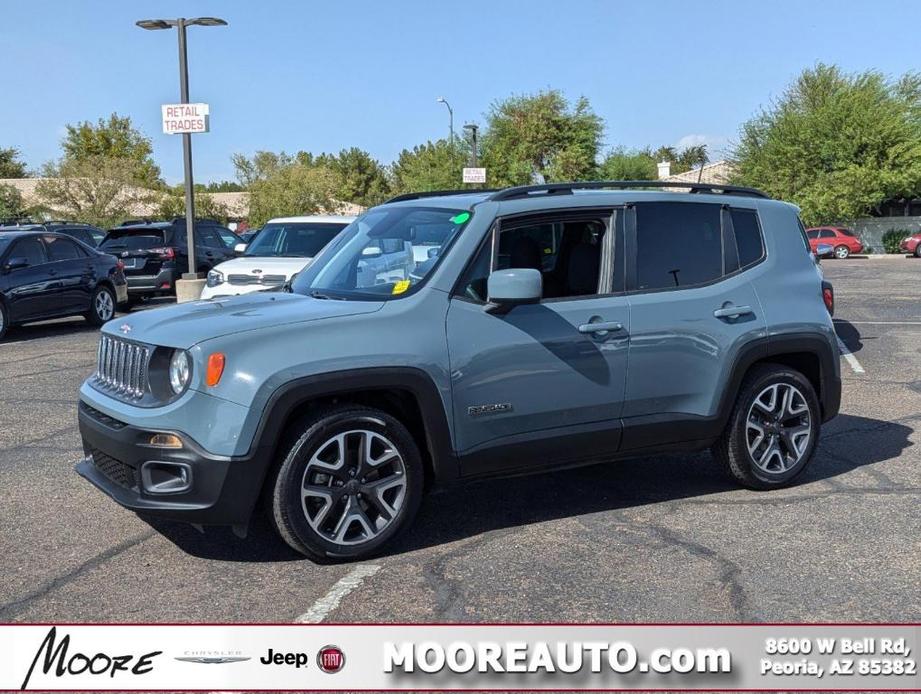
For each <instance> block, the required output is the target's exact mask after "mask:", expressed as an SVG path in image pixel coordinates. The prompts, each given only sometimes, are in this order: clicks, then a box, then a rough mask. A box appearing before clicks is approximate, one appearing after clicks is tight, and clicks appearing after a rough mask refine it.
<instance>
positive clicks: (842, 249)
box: [835, 246, 851, 260]
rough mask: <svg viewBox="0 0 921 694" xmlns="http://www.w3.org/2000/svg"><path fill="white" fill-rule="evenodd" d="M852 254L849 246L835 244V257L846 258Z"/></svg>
mask: <svg viewBox="0 0 921 694" xmlns="http://www.w3.org/2000/svg"><path fill="white" fill-rule="evenodd" d="M850 254H851V249H850V248H848V247H847V246H835V257H836V258H838V259H839V260H844V259H845V258H847V257H848V256H849V255H850Z"/></svg>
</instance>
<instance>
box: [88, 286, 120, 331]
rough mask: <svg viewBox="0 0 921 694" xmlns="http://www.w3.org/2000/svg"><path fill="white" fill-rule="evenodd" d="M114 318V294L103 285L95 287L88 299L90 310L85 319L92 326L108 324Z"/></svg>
mask: <svg viewBox="0 0 921 694" xmlns="http://www.w3.org/2000/svg"><path fill="white" fill-rule="evenodd" d="M114 316H115V294H114V292H113V291H112V290H111V289H109V288H108V287H106V286H104V285H100V286H98V287H96V290H95V291H94V292H93V296H92V298H91V299H90V310H89V312H88V313H87V314H86V319H87V320H88V321H89V322H90V323H92V324H93V325H102V324H103V323H108V322H109V321H110V320H112V318H113V317H114Z"/></svg>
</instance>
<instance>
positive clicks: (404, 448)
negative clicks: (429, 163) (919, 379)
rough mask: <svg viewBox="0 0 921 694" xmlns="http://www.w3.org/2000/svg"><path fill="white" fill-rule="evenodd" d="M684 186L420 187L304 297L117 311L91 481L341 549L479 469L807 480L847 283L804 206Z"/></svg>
mask: <svg viewBox="0 0 921 694" xmlns="http://www.w3.org/2000/svg"><path fill="white" fill-rule="evenodd" d="M679 185H680V186H681V187H682V188H683V189H684V190H683V191H679V192H675V191H671V190H667V189H666V187H667V184H663V183H650V182H632V183H630V182H593V183H571V184H547V185H540V186H525V187H519V188H509V189H505V190H500V191H477V190H468V191H462V192H453V193H452V192H448V193H441V194H434V195H433V194H416V195H406V196H400V197H398V198H394V199H393V200H391V201H389V202H388V203H387V204H384V205H381V206H379V207H375V208H373V209H371V210H369V211H368V212H366V213H365V214H364V215H362V216H361V217H359V218H358V219H357V220H356V221H354V222H353V223H352V224H350V225H349V226H348V227H347V228H346V229H345V230H344V231H343V232H342V233H341V234H340V235H339V236H337V238H336V239H335V240H334V241H333V242H332V243H330V244H329V245H328V246H327V247H326V248H325V249H324V250H323V251H322V252H321V253H320V254H319V255H318V256H317V258H316V260H315V262H314V263H313V264H311V265H310V266H309V267H307V268H306V269H305V270H304V271H303V272H302V273H300V274H299V275H298V276H297V277H296V278H295V280H294V281H293V282H292V283H291V284H289V285H288V286H287V287H286V288H285V289H286V290H289V291H283V290H281V289H279V290H277V291H270V292H260V293H257V294H250V295H246V296H239V297H231V298H224V299H214V300H210V301H198V302H193V303H189V304H183V305H178V306H173V307H169V308H163V309H157V310H152V311H145V312H143V313H139V314H131V315H130V316H127V317H125V318H122V319H119V320H114V321H111V322H110V323H108V324H106V326H105V327H104V328H103V331H102V335H101V339H100V343H99V352H98V367H97V370H96V372H95V373H94V374H93V375H92V376H91V377H90V378H88V379H87V380H86V382H85V383H84V384H83V386H82V388H81V390H80V403H79V421H80V431H81V434H82V437H83V446H84V451H85V455H86V457H85V459H84V460H83V461H82V462H80V463H79V464H78V465H77V471H78V472H79V474H81V475H82V476H83V477H85V478H86V479H87V480H89V481H90V482H92V483H93V484H94V485H96V486H97V487H98V488H99V489H101V490H102V491H104V492H105V493H106V494H108V495H109V496H111V497H112V498H113V499H115V501H117V502H118V503H120V504H122V505H123V506H125V507H127V508H129V509H132V510H134V511H137V512H139V513H144V514H149V515H155V516H161V517H166V518H172V519H181V520H186V521H189V522H192V523H199V524H217V525H231V526H235V528H236V529H237V531H241V530H242V529H245V527H246V525H247V524H248V522H249V519H250V516H251V514H252V513H253V511H254V509H256V507H257V505H258V503H259V502H261V503H262V504H263V505H264V507H265V509H266V510H267V511H268V515H269V517H270V518H271V520H272V523H273V524H274V526H275V528H276V529H277V531H278V533H279V535H280V536H281V537H282V538H284V540H285V542H287V543H288V544H289V545H291V547H293V548H294V549H296V550H298V551H299V552H302V553H304V554H306V555H308V556H311V557H320V558H333V559H355V558H361V557H366V556H369V555H371V554H373V553H375V552H379V551H381V550H382V549H383V548H384V547H385V546H387V545H388V544H389V543H391V542H392V541H393V539H394V537H395V536H397V534H398V533H400V532H401V531H402V530H404V529H405V528H406V527H407V526H408V525H409V524H410V522H411V520H412V518H413V516H414V514H415V513H416V510H417V509H418V507H419V503H420V500H421V498H422V495H423V492H424V490H426V489H428V488H430V487H431V486H433V485H440V484H445V483H449V482H454V481H458V480H467V479H471V478H476V477H480V476H487V475H513V474H521V473H527V472H536V471H540V470H546V469H550V468H557V467H561V466H570V465H581V464H591V463H598V462H604V461H611V460H615V459H618V458H624V457H637V456H648V455H652V454H655V453H660V452H664V451H696V450H701V449H706V448H710V449H711V450H712V451H713V454H714V457H715V458H716V460H718V461H719V463H720V464H721V465H722V466H723V467H724V468H725V469H726V471H727V472H728V474H729V475H730V476H731V477H732V478H734V479H735V480H736V481H737V482H738V483H740V484H742V485H744V486H746V487H749V488H752V489H773V488H777V487H781V486H783V485H786V484H789V483H790V482H791V480H793V479H794V478H795V477H796V476H797V475H799V474H801V473H802V472H803V470H804V469H805V467H806V465H807V464H808V463H809V461H810V459H811V458H812V456H813V453H814V452H815V449H816V445H817V442H818V439H819V430H820V427H821V424H822V423H823V422H826V421H828V420H829V419H830V418H832V417H834V416H835V415H836V414H837V412H838V406H839V400H840V394H841V381H840V366H839V361H838V350H837V343H836V337H835V332H834V329H833V326H832V321H831V317H830V315H829V311H828V309H827V308H826V301H827V300H828V296H827V294H829V293H830V289H829V287H828V286H827V283H826V287H825V288H824V291H823V281H822V275H821V270H820V268H819V266H818V264H817V262H816V259H815V257H814V256H813V255H812V254H811V253H810V249H809V243H808V240H807V238H806V234H805V230H804V229H803V226H802V224H801V223H800V221H799V218H798V216H797V209H796V208H795V207H794V206H792V205H789V204H786V203H783V202H779V201H775V200H771V199H768V198H767V197H766V196H765V195H764V194H762V193H760V192H759V191H756V190H751V189H745V188H736V187H732V186H709V185H701V184H684V183H682V184H679ZM650 188H652V189H650ZM687 191H690V192H687ZM823 294H825V295H826V296H825V297H824V300H823ZM510 484H514V482H511V483H510Z"/></svg>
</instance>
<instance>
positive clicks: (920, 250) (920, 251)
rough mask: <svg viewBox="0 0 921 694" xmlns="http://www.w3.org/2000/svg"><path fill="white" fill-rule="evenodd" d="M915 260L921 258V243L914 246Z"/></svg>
mask: <svg viewBox="0 0 921 694" xmlns="http://www.w3.org/2000/svg"><path fill="white" fill-rule="evenodd" d="M915 258H921V243H919V244H918V245H917V246H915Z"/></svg>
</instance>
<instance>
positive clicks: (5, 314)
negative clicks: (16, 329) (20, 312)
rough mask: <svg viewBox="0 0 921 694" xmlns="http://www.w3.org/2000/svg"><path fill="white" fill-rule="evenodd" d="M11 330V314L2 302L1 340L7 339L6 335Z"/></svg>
mask: <svg viewBox="0 0 921 694" xmlns="http://www.w3.org/2000/svg"><path fill="white" fill-rule="evenodd" d="M9 330H10V313H9V311H7V310H6V306H5V305H4V303H3V302H2V301H0V340H2V339H3V338H4V337H6V334H7V333H8V332H9Z"/></svg>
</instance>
